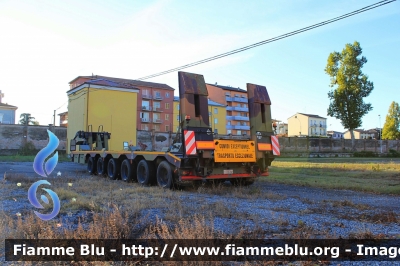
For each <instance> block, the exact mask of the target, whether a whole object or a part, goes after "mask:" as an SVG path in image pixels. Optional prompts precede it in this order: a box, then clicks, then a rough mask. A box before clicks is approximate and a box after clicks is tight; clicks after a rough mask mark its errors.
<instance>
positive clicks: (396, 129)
mask: <svg viewBox="0 0 400 266" xmlns="http://www.w3.org/2000/svg"><path fill="white" fill-rule="evenodd" d="M399 138H400V106H399V104H398V103H396V102H395V101H393V102H392V103H391V104H390V107H389V112H388V114H387V115H386V120H385V124H384V125H383V129H382V139H399Z"/></svg>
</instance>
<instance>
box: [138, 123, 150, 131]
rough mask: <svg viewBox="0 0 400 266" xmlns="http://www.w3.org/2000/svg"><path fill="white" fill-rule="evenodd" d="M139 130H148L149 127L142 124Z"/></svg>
mask: <svg viewBox="0 0 400 266" xmlns="http://www.w3.org/2000/svg"><path fill="white" fill-rule="evenodd" d="M140 128H141V129H142V130H149V126H148V125H146V124H142V125H141V126H140Z"/></svg>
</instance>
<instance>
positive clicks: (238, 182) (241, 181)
mask: <svg viewBox="0 0 400 266" xmlns="http://www.w3.org/2000/svg"><path fill="white" fill-rule="evenodd" d="M229 181H230V182H231V184H232V185H234V186H250V185H252V184H253V183H254V181H256V179H255V178H233V179H231V180H229Z"/></svg>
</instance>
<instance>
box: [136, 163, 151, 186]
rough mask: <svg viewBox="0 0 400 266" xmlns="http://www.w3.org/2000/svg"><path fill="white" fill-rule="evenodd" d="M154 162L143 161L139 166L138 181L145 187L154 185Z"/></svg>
mask: <svg viewBox="0 0 400 266" xmlns="http://www.w3.org/2000/svg"><path fill="white" fill-rule="evenodd" d="M154 168H155V167H154V164H153V163H152V162H148V161H146V160H141V161H140V162H139V163H138V165H137V180H138V182H139V184H141V185H143V186H150V185H152V184H153V183H154V179H155V173H154V172H155V171H154V170H155V169H154Z"/></svg>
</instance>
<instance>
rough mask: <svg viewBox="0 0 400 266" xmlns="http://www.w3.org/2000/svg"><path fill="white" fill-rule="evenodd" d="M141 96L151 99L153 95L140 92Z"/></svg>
mask: <svg viewBox="0 0 400 266" xmlns="http://www.w3.org/2000/svg"><path fill="white" fill-rule="evenodd" d="M142 98H143V99H150V100H151V99H153V97H151V95H150V94H142Z"/></svg>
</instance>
